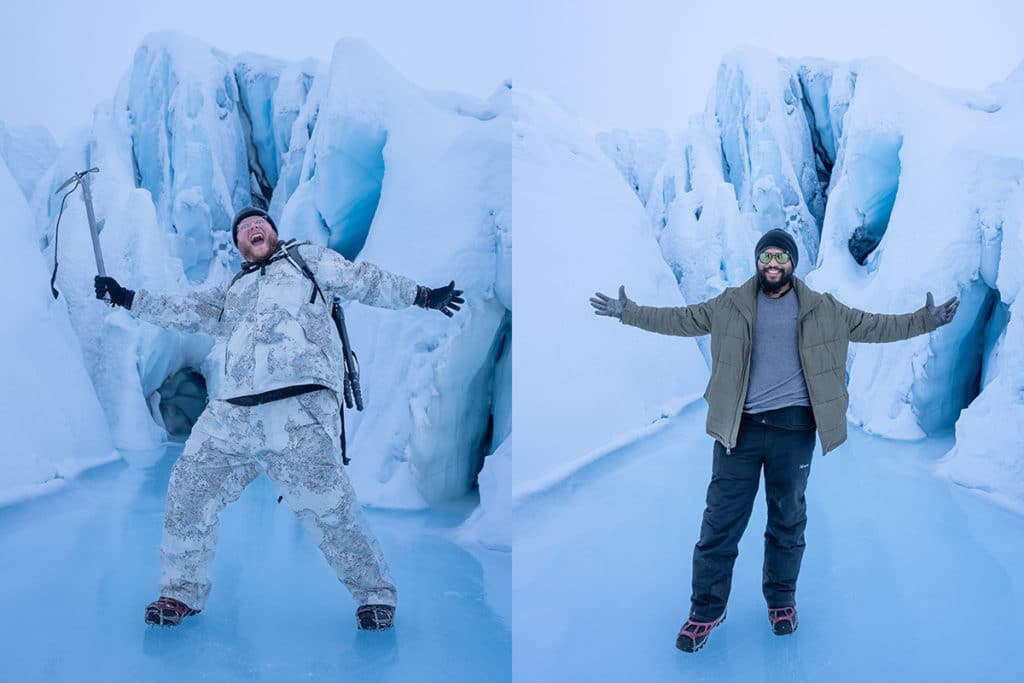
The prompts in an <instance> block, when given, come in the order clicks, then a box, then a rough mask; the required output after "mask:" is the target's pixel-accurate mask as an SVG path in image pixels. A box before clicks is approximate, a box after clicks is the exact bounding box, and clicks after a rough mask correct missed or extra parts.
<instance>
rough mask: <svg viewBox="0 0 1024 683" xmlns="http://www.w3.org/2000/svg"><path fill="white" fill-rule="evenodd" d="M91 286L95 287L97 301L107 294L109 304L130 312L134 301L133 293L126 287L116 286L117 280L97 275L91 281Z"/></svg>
mask: <svg viewBox="0 0 1024 683" xmlns="http://www.w3.org/2000/svg"><path fill="white" fill-rule="evenodd" d="M93 284H94V285H95V286H96V298H97V299H103V298H104V297H105V296H106V295H107V294H109V295H110V303H112V304H114V305H115V306H121V307H122V308H126V309H128V310H131V308H132V301H133V300H134V299H135V292H133V291H132V290H130V289H128V288H127V287H122V286H121V285H119V284H117V280H115V279H114V278H112V277H107V276H106V275H97V276H96V277H95V278H94V279H93Z"/></svg>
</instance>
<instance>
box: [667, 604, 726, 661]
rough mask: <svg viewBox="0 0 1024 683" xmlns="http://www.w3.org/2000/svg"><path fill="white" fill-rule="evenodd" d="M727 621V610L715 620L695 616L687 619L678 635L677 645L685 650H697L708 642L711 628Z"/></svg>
mask: <svg viewBox="0 0 1024 683" xmlns="http://www.w3.org/2000/svg"><path fill="white" fill-rule="evenodd" d="M723 621H725V612H722V616H720V617H718V618H717V619H715V620H714V621H697V620H695V619H694V618H693V617H691V618H689V619H687V620H686V623H685V624H683V627H682V628H681V629H679V635H678V636H676V647H677V648H679V649H680V650H682V651H683V652H696V651H697V650H699V649H701V648H702V647H704V643H706V642H708V635H709V634H710V633H711V629H713V628H714V627H716V626H718V625H719V624H721V623H722V622H723Z"/></svg>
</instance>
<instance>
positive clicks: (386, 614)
mask: <svg viewBox="0 0 1024 683" xmlns="http://www.w3.org/2000/svg"><path fill="white" fill-rule="evenodd" d="M394 620H395V607H394V605H363V606H362V607H360V608H359V609H357V610H356V621H357V622H359V628H360V630H363V631H387V630H388V629H389V628H391V625H392V624H393V623H394Z"/></svg>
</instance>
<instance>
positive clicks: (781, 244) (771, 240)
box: [754, 228, 800, 270]
mask: <svg viewBox="0 0 1024 683" xmlns="http://www.w3.org/2000/svg"><path fill="white" fill-rule="evenodd" d="M768 247H777V248H779V249H782V250H784V251H786V252H787V253H789V257H790V258H791V259H793V270H796V263H797V261H799V260H800V251H799V250H798V249H797V248H796V242H795V241H794V240H793V238H792V237H790V236H789V233H788V232H786V231H785V230H779V229H778V228H775V229H774V230H769V231H768V232H766V233H765V234H764V235H762V236H761V239H759V240H758V241H757V246H756V247H754V258H755V259H756V258H757V257H758V256H759V255H760V253H761V252H762V251H764V250H765V249H767V248H768Z"/></svg>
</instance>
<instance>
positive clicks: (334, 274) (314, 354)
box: [131, 244, 416, 399]
mask: <svg viewBox="0 0 1024 683" xmlns="http://www.w3.org/2000/svg"><path fill="white" fill-rule="evenodd" d="M296 250H298V251H299V253H300V254H301V255H302V258H303V259H304V260H305V262H306V265H307V266H309V269H310V270H311V271H312V272H313V274H314V275H315V277H316V281H317V284H318V285H319V286H320V290H321V291H322V292H323V295H324V298H326V303H325V302H324V301H323V300H321V298H320V296H319V295H318V296H317V297H316V300H315V301H314V302H313V303H310V301H309V300H310V295H311V293H312V292H313V283H312V281H310V279H309V278H307V277H306V276H305V275H303V273H302V271H301V270H300V269H299V268H298V267H296V265H295V264H293V263H292V262H291V261H290V260H289V259H287V258H282V259H279V260H275V261H273V262H271V263H269V264H267V265H266V266H264V267H262V268H257V269H256V270H254V271H252V272H251V273H248V274H246V275H243V276H242V277H240V278H238V279H237V280H236V281H235V282H234V284H231V281H228V282H225V283H223V284H221V285H219V286H216V287H212V288H209V289H204V290H197V291H195V292H191V293H188V294H185V295H163V294H155V293H153V292H148V291H146V290H144V289H141V290H139V291H138V292H137V293H136V294H135V299H134V300H133V302H132V307H131V312H132V313H133V314H135V315H136V316H138V317H139V318H140V319H141V320H145V321H147V322H150V323H154V324H156V325H160V326H162V327H170V328H172V329H175V330H180V331H182V332H205V333H206V334H209V335H211V336H213V337H214V338H215V339H216V340H217V343H216V344H215V345H214V347H213V351H212V352H211V353H214V354H223V358H215V359H214V360H215V361H216V362H217V364H218V365H220V366H221V367H223V371H224V372H223V377H222V378H221V381H220V382H214V383H212V384H213V385H214V386H216V387H218V390H217V391H216V395H212V396H211V398H216V399H227V398H235V397H239V396H250V395H253V394H260V393H263V392H265V391H271V390H273V389H281V388H284V387H289V386H295V385H299V384H322V385H324V386H326V387H328V388H330V389H332V390H334V391H335V392H340V391H341V388H342V372H343V364H342V357H341V356H342V351H341V340H340V339H339V338H338V331H337V329H335V327H334V321H333V320H332V319H331V308H330V306H331V302H332V300H333V297H334V296H340V297H341V298H342V299H350V300H354V301H359V302H361V303H363V304H366V305H368V306H377V307H380V308H405V307H407V306H410V305H412V303H413V301H414V299H415V298H416V283H415V282H413V281H412V280H410V279H409V278H407V277H403V276H401V275H395V274H393V273H389V272H387V271H385V270H383V269H381V268H379V267H378V266H375V265H373V264H372V263H366V262H360V263H352V262H351V261H348V260H346V259H345V258H344V257H342V256H341V255H340V254H338V253H337V252H335V251H332V250H331V249H327V248H325V247H320V246H317V245H313V244H302V245H301V246H297V245H292V246H290V247H289V248H288V251H289V252H291V253H295V251H296Z"/></svg>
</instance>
